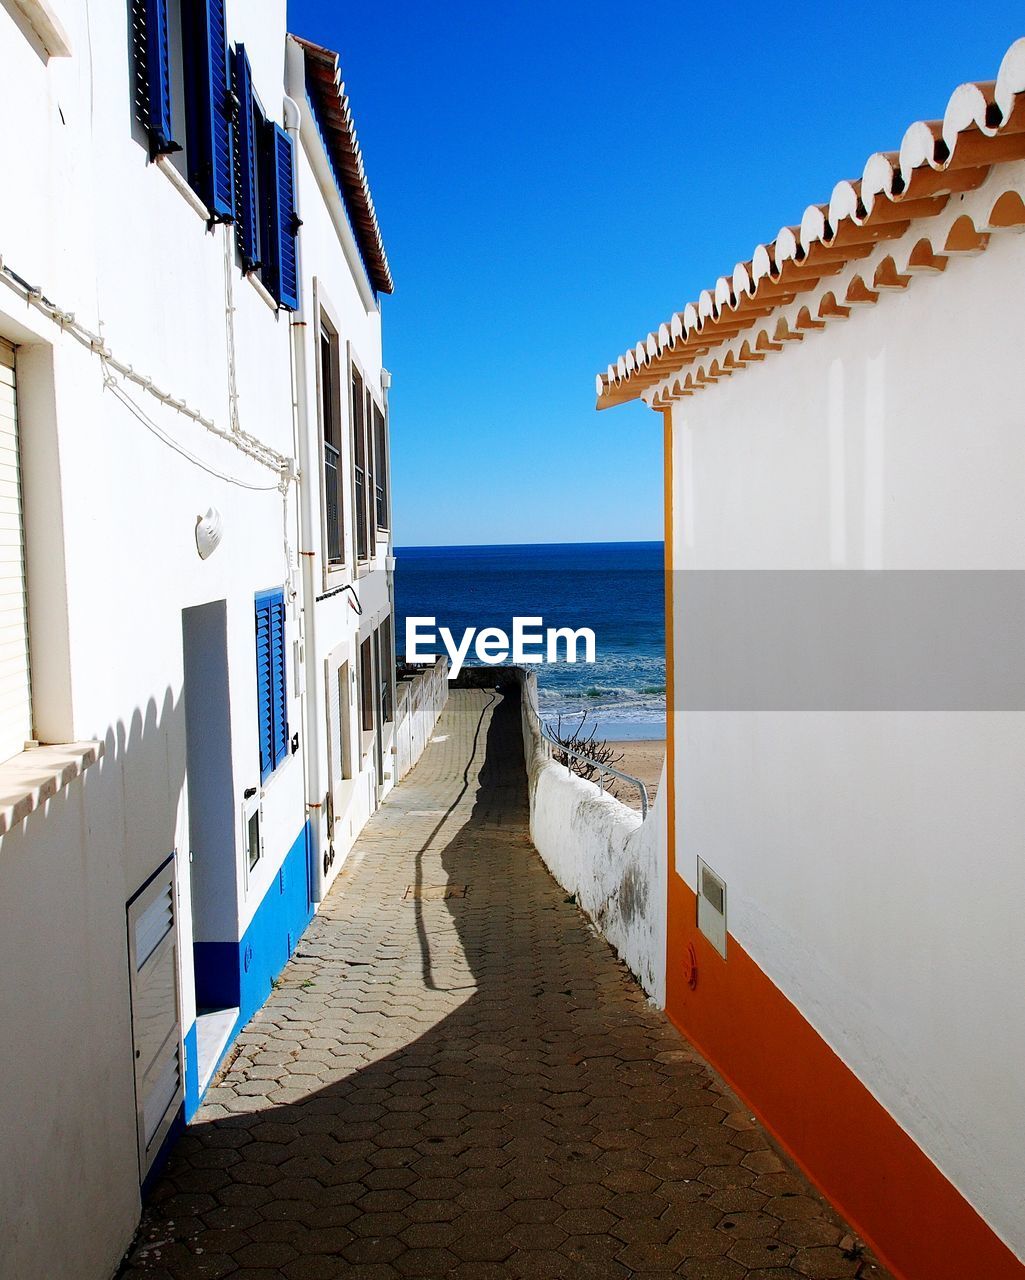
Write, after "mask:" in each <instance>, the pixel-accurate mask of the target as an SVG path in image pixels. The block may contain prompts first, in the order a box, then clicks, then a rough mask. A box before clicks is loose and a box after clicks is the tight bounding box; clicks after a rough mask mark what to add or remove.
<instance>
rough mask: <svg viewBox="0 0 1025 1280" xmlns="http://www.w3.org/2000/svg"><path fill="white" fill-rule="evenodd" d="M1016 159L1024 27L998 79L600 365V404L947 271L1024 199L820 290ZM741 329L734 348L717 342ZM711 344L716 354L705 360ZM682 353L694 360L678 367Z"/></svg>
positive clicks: (693, 376) (692, 381) (964, 93)
mask: <svg viewBox="0 0 1025 1280" xmlns="http://www.w3.org/2000/svg"><path fill="white" fill-rule="evenodd" d="M1022 159H1025V37H1023V38H1022V39H1020V40H1017V41H1016V42H1015V43H1014V44H1012V45H1011V47H1010V48H1009V49H1008V50H1007V52H1006V53H1005V55H1004V58H1003V61H1002V62H1001V64H1000V70H999V73H998V75H997V78H996V80H995V81H988V82H983V83H977V84H963V85H961V86H959V87H958V88H957V89H955V90H954V92H953V94H952V95H951V97H950V101H949V102H948V104H947V109H946V111H945V112H944V115H943V119H942V120H932V121H923V120H918V121H915V123H914V124H912V125H910V126H909V128H908V129H907V131H906V132H905V134H904V138H903V140H902V141H901V145H900V149H899V150H898V151H892V152H876V153H875V154H874V155H872V156H870V157H869V158H868V161H867V162H866V164H865V168H864V171H863V172H862V175H861V177H860V178H857V179H849V180H844V181H842V182H838V183H837V184H836V186H835V187H834V188H833V192H832V195H831V196H830V198H829V201H828V202H827V203H825V204H813V205H809V206H808V208H807V209H806V210H805V212H804V215H803V217H802V218H801V221H800V223H799V224H798V225H796V226H789V227H783V228H782V229H781V230H780V231H779V233H778V234H777V236H776V238H775V239H774V240H772V241H770V242H769V243H767V244H761V245H758V247H757V248H756V249H755V251H754V253H753V254H752V255H751V257H750V259H749V260H748V261H746V262H739V263H737V265H736V266H735V267H734V268H733V270H732V271H731V272H730V273H729V275H724V276H720V278H719V279H718V280H717V281H716V283H715V286H714V287H713V288H712V289H706V290H704V291H703V292H702V293H701V294H700V295H699V297H698V299H697V301H696V302H693V303H688V304H687V305H686V306H685V307H684V308H683V310H682V311H679V312H677V313H676V314H675V315H674V316H672V318H671V319H669V320H667V321H666V322H664V323H663V324H661V325H659V327H658V329H657V330H656V331H655V332H653V333H650V334H648V336H647V338H645V339H642V340H641V341H640V342H638V343H637V344H636V345H635V346H634V347H632V348H631V349H630V350H629V351H627V352H625V353H624V354H623V355H621V356H620V357H619V358H618V360H616V361H615V362H614V363H613V364H610V365H609V367H608V369H607V370H606V371H605V372H604V373H600V374H598V376H597V378H596V383H595V385H596V390H597V393H598V408H599V409H604V408H606V407H609V406H611V405H615V404H622V403H624V402H625V401H628V400H634V399H637V398H638V397H640V396H641V395H645V399H647V400H648V401H649V402H650V403H652V404H653V405H654V406H655V407H660V406H661V405H662V404H664V403H666V402H667V397H671V396H674V395H688V394H691V393H693V391H695V390H697V389H699V388H700V387H702V386H705V385H707V384H708V383H710V382H714V381H716V380H718V379H719V378H721V377H723V376H729V374H731V373H732V372H733V371H734V368H740V367H743V365H744V364H745V363H747V362H748V361H757V360H761V359H764V357H765V354H766V353H767V352H769V351H778V350H781V349H782V348H783V346H784V345H785V343H787V342H793V341H800V340H801V339H802V338H803V337H804V335H805V333H806V332H810V331H812V330H815V329H819V328H822V327H823V326H824V325H825V324H826V323H827V322H828V321H832V320H834V319H844V318H846V317H847V316H848V315H849V314H850V311H851V308H853V307H857V306H864V305H869V304H871V303H873V302H875V301H876V299H877V298H878V296H879V293H880V291H883V290H886V289H901V288H905V287H906V286H907V284H908V283H909V281H910V279H911V277H912V276H913V275H914V274H915V273H917V272H936V271H942V270H943V268H944V267H945V266H946V262H947V258H946V256H945V255H949V254H953V253H973V252H980V251H981V250H982V249H983V248H985V245H986V242H987V241H988V238H989V232H990V231H991V230H999V229H1004V228H1008V227H1014V228H1016V229H1021V227H1022V226H1023V225H1025V201H1023V200H1022V198H1021V195H1020V194H1019V193H1018V192H1016V191H1010V190H1009V191H1005V192H1002V193H1000V194H999V195H998V196H997V197H996V200H995V203H994V204H993V206H992V209H991V211H990V213H989V217H988V221H987V223H986V225H985V226H982V227H976V225H975V223H974V222H973V221H972V219H971V218H970V217H967V216H963V217H961V218H958V219H957V220H956V221H954V222H953V223H952V225H950V226H949V227H946V228H945V229H944V233H943V236H944V238H942V240H941V243H940V244H939V245H934V244H933V242H932V239H931V238H930V237H925V238H923V239H921V240H919V241H918V242H917V243H916V244H915V245H914V247H913V249H912V250H911V252H910V254H908V255H906V258H905V260H903V261H901V262H900V263H898V262H897V261H895V260H894V258H893V257H892V256H886V257H884V258H883V259H882V260H881V261H880V262H878V263H876V264H875V265H874V266H873V268H872V271H871V272H870V273H869V275H870V280H869V282H866V280H865V279H864V278H863V275H860V274H859V275H855V276H854V277H853V278H852V279H850V280H848V281H847V283H846V285H845V286H844V288H843V290H842V296H841V297H840V298H839V299H838V298H837V296H836V293H834V292H832V291H829V290H827V291H825V292H821V293H817V292H816V291H817V290H818V289H819V288H820V287H821V285H822V282H826V283H828V281H829V278H830V277H832V276H838V275H840V274H841V273H843V272H845V271H846V270H847V268H848V267H849V266H850V265H851V264H852V263H853V262H856V261H857V260H859V259H862V258H868V257H870V256H871V255H872V254H873V253H875V252H876V251H877V250H878V249H879V247H880V246H881V245H883V244H885V243H886V242H887V241H890V240H899V239H900V238H901V237H903V236H904V235H905V233H906V232H907V231H908V230H909V228H910V227H911V224H912V223H913V222H915V221H917V220H919V219H925V218H933V217H936V216H937V215H939V214H941V213H942V212H943V210H944V209H945V208H946V206H947V204H948V201H949V198H950V196H951V195H954V194H958V193H963V192H968V191H975V190H977V189H978V188H980V187H982V185H983V183H985V182H986V180H987V179H988V177H989V175H990V173H991V172H992V171H993V167H994V166H995V165H999V164H1002V163H1005V162H1008V161H1013V160H1022ZM813 293H814V294H815V295H816V296H815V297H813V298H811V303H812V304H813V305H808V306H804V307H802V308H801V310H800V311H799V313H798V316H797V319H796V321H795V324H796V327H795V328H791V327H790V324H789V323H788V321H787V320H786V319H785V318H782V317H781V319H780V321H779V322H778V323H777V322H773V321H770V320H768V319H767V317H770V316H771V315H772V314H773V313H774V312H775V311H776V310H778V309H780V308H782V307H785V306H789V305H790V304H791V303H792V302H794V301H795V300H796V299H797V298H798V297H799V296H800V295H801V294H808V295H809V296H810V295H812V294H813ZM759 321H764V325H763V326H759V324H758V322H759ZM748 333H750V336H749V337H747V338H746V339H745V340H744V342H743V343H742V345H741V346H740V347H739V349H737V350H736V351H732V350H731V351H729V352H728V353H727V352H726V351H725V350H717V349H718V348H723V347H724V346H725V344H727V343H729V342H731V341H732V340H733V339H734V338H738V337H739V336H740V335H741V334H748ZM712 351H716V358H714V359H712V360H711V362H709V361H703V357H704V356H706V355H708V354H709V353H710V352H712ZM699 362H700V363H699ZM689 365H693V366H694V368H693V369H691V370H690V371H688V372H686V373H685V372H684V370H685V369H686V368H687V366H689ZM652 388H655V389H656V390H655V392H654V393H652V390H651V389H652ZM645 393H648V394H645Z"/></svg>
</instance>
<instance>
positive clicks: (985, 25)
mask: <svg viewBox="0 0 1025 1280" xmlns="http://www.w3.org/2000/svg"><path fill="white" fill-rule="evenodd" d="M289 22H290V26H291V29H292V30H293V31H295V32H296V33H297V34H300V35H305V36H308V37H309V38H311V39H314V40H317V41H318V42H320V43H322V44H326V45H328V46H329V47H331V48H334V49H337V50H338V51H339V53H340V54H341V59H342V70H343V74H344V78H345V82H346V86H347V88H348V90H349V93H350V95H351V98H352V106H353V112H354V115H355V118H356V123H357V128H358V131H359V136H360V140H361V143H362V146H363V152H364V160H365V162H366V167H367V173H368V176H369V179H370V183H371V187H372V190H373V194H374V200H375V203H376V206H377V211H378V217H379V219H380V223H381V228H382V231H383V234H384V238H385V244H386V247H387V249H388V254H389V258H390V261H391V265H392V271H393V274H394V276H395V282H396V291H395V294H394V296H393V297H392V298H385V300H384V308H383V310H384V333H385V363H386V364H387V366H388V367H389V368H390V369H391V370H392V372H393V377H394V383H393V390H392V393H391V409H392V457H393V462H392V467H393V477H394V510H395V525H396V528H395V538H396V542H397V544H398V545H400V546H402V545H421V544H422V545H446V544H454V543H507V542H562V541H566V542H585V541H616V540H630V539H644V538H660V537H661V535H662V514H661V485H662V456H661V419H660V418H659V417H657V416H656V415H655V414H653V413H651V412H650V411H648V410H646V409H644V408H643V407H640V406H637V405H629V406H625V407H623V408H619V409H614V410H609V411H606V412H603V413H601V414H598V413H596V412H595V410H594V375H595V373H596V372H597V370H598V369H600V368H604V367H605V365H607V364H608V362H609V361H610V360H611V359H614V358H615V357H616V356H617V355H618V354H619V353H620V352H622V351H623V350H625V349H626V347H627V346H630V345H632V344H633V343H634V342H636V341H637V340H638V339H639V338H641V337H643V336H644V335H645V334H647V333H648V332H649V330H651V329H653V328H655V327H656V326H657V324H658V323H659V322H660V321H661V320H664V319H667V318H668V317H669V316H670V315H671V314H672V312H674V311H677V310H679V309H681V308H682V306H683V305H684V304H685V303H686V302H688V301H690V300H692V299H693V298H695V297H696V296H697V294H698V293H699V292H700V290H701V289H703V288H705V287H708V286H710V285H712V284H713V283H714V281H715V279H716V277H717V276H719V275H721V274H723V273H724V272H725V271H727V270H731V269H732V267H733V264H734V263H735V262H737V261H738V260H741V259H745V258H747V257H749V256H750V253H751V251H752V250H753V248H754V247H755V245H756V244H757V243H759V242H760V241H764V240H768V239H771V238H772V237H773V236H774V235H775V234H776V232H777V231H778V230H779V228H780V227H781V226H783V225H784V224H786V223H791V222H794V221H796V220H797V219H799V217H800V215H801V213H802V212H803V210H804V208H805V206H806V205H808V204H810V203H812V202H813V201H820V200H826V199H828V198H829V194H830V191H831V190H832V187H833V184H834V183H835V182H836V181H837V180H839V179H840V178H848V177H851V178H853V177H857V176H859V175H860V173H861V170H862V168H863V165H864V162H865V159H866V158H867V157H868V155H869V154H870V153H871V152H873V151H878V150H888V149H891V148H895V147H896V146H897V145H898V144H899V143H900V139H901V136H902V134H903V132H904V129H905V127H906V126H907V124H909V123H910V122H911V121H912V120H914V119H923V118H925V119H928V118H931V117H935V116H938V115H940V114H942V111H943V108H944V106H945V104H946V101H947V97H948V96H949V93H950V91H951V90H952V89H953V88H954V87H955V85H957V84H958V83H959V82H960V81H962V80H980V79H981V80H985V79H993V78H995V76H996V73H997V68H998V66H999V63H1000V58H1001V56H1002V54H1003V52H1004V50H1005V49H1006V47H1007V46H1008V45H1009V44H1010V43H1011V42H1012V40H1013V39H1015V38H1016V37H1017V36H1019V35H1022V34H1025V11H1023V9H1022V6H1021V4H1020V2H1019V3H1010V2H1004V0H991V2H990V3H988V4H986V5H971V6H965V5H963V4H957V5H955V4H953V3H949V2H948V0H934V2H933V3H925V2H924V0H903V2H902V3H901V4H899V5H898V4H896V3H894V0H887V2H885V3H883V2H881V0H869V2H867V3H865V2H863V3H860V4H858V5H856V6H839V5H834V6H830V5H824V6H813V7H809V6H807V5H806V6H803V7H802V6H793V5H791V6H787V5H782V6H781V5H775V4H774V5H768V4H764V3H763V4H752V3H739V4H733V5H701V6H698V5H692V4H688V3H671V2H670V0H661V2H658V0H656V2H655V3H649V4H645V5H635V4H623V3H617V4H612V3H607V0H589V2H588V3H563V4H555V3H547V4H542V3H540V2H533V3H527V2H526V0H520V2H519V3H516V2H515V0H513V2H511V3H508V2H507V3H504V4H498V3H493V2H492V3H488V2H487V0H485V3H481V2H480V0H476V2H475V3H469V2H468V0H448V2H447V3H445V4H423V3H418V4H417V3H401V4H395V3H388V2H387V0H378V3H376V4H374V5H366V4H359V5H356V4H351V3H348V2H346V0H341V2H339V0H289Z"/></svg>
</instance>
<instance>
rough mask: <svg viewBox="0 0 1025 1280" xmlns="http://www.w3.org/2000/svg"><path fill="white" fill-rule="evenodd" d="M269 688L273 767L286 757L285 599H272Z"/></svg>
mask: <svg viewBox="0 0 1025 1280" xmlns="http://www.w3.org/2000/svg"><path fill="white" fill-rule="evenodd" d="M270 652H271V688H272V702H273V711H274V767H275V769H276V768H277V767H278V765H279V764H281V762H282V760H284V759H286V758H287V756H288V684H287V680H286V663H285V597H284V595H283V594H282V593H281V592H278V594H277V595H276V596H275V597H274V601H273V603H272V605H271V618H270Z"/></svg>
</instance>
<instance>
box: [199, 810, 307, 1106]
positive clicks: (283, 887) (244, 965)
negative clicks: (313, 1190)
mask: <svg viewBox="0 0 1025 1280" xmlns="http://www.w3.org/2000/svg"><path fill="white" fill-rule="evenodd" d="M311 840H312V833H311V831H310V824H309V823H308V822H307V823H306V825H305V826H304V827H303V829H302V831H301V832H300V833H299V835H298V837H297V838H296V840H295V842H294V843H293V845H292V847H291V849H289V851H288V853H287V854H286V855H285V860H284V861H283V862H282V864H281V866H280V868H279V870H278V874H277V876H276V877H275V878H274V880H273V881H272V883H271V886H270V888H269V889H268V890H267V892H266V893H265V894H264V896H263V901H262V902H261V903H260V905H259V906H258V907H257V909H256V913H255V915H254V916H253V918H252V921H251V922H250V924H249V928H248V929H246V931H245V933H244V935H243V936H242V937H241V938H240V939H239V941H238V942H197V943H196V944H195V946H194V954H195V967H196V1005H197V1007H198V1008H201V1009H208V1008H214V1009H218V1008H220V1009H224V1008H233V1007H235V1006H237V1007H238V1010H239V1015H238V1020H237V1021H236V1023H235V1026H234V1027H233V1028H232V1032H231V1035H230V1036H229V1037H228V1039H227V1042H226V1043H225V1046H224V1053H222V1055H221V1058H222V1059H223V1057H224V1054H226V1053H227V1051H228V1049H230V1047H231V1045H232V1044H233V1043H234V1040H235V1038H236V1036H237V1035H238V1033H239V1032H240V1031H241V1030H242V1028H243V1027H244V1026H245V1025H246V1023H247V1022H248V1021H249V1019H250V1018H251V1017H252V1016H253V1014H254V1013H255V1012H256V1011H257V1009H259V1008H260V1007H261V1006H262V1005H263V1003H264V1001H265V1000H266V999H267V997H268V996H269V995H270V993H271V985H272V983H273V981H274V979H275V978H276V977H277V976H278V974H279V973H280V972H281V970H282V969H283V968H284V967H285V965H286V964H287V963H288V959H289V956H291V954H292V952H293V951H294V950H295V948H296V944H297V943H298V941H299V939H300V937H301V936H302V934H303V932H304V931H305V929H306V926H307V925H308V924H309V923H310V921H311V920H312V919H313V904H312V902H311V901H310V848H311ZM185 1044H186V1063H185V1119H186V1120H191V1119H192V1117H193V1116H194V1115H195V1114H196V1111H197V1110H198V1108H199V1104H200V1102H201V1101H202V1097H201V1095H200V1091H199V1061H198V1054H197V1051H196V1026H195V1023H193V1025H192V1027H191V1028H190V1030H189V1032H188V1034H187V1035H186V1037H185ZM217 1065H218V1066H220V1063H218V1064H217ZM215 1071H216V1068H215Z"/></svg>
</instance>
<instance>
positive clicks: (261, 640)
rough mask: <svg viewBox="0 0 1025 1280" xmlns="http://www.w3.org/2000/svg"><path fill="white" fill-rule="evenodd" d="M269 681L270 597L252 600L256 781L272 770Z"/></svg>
mask: <svg viewBox="0 0 1025 1280" xmlns="http://www.w3.org/2000/svg"><path fill="white" fill-rule="evenodd" d="M271 688H272V682H271V597H270V596H266V595H264V596H257V598H256V714H257V724H258V729H259V739H260V781H261V782H262V781H263V780H264V779H265V778H266V777H267V776H268V775H269V774H270V773H271V772H272V771H273V769H274V711H273V698H272V692H271Z"/></svg>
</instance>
